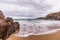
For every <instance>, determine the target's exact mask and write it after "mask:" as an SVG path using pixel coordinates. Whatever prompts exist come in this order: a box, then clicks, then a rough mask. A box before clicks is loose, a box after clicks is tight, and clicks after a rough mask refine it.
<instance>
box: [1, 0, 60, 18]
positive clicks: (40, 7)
mask: <svg viewBox="0 0 60 40" xmlns="http://www.w3.org/2000/svg"><path fill="white" fill-rule="evenodd" d="M0 10H2V11H3V13H4V15H6V16H9V17H13V18H17V19H19V18H21V19H22V18H23V19H33V18H38V17H45V16H46V15H48V14H49V13H52V12H58V11H60V0H0Z"/></svg>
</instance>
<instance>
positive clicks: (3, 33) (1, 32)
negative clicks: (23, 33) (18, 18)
mask: <svg viewBox="0 0 60 40" xmlns="http://www.w3.org/2000/svg"><path fill="white" fill-rule="evenodd" d="M18 29H19V23H18V22H14V20H13V19H12V18H9V17H7V18H5V16H4V15H3V13H2V11H0V38H1V39H2V40H6V39H7V38H9V37H10V35H11V34H12V33H14V32H16V30H18Z"/></svg>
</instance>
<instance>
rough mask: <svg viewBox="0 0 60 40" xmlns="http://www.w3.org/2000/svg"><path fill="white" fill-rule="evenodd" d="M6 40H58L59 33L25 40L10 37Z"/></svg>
mask: <svg viewBox="0 0 60 40" xmlns="http://www.w3.org/2000/svg"><path fill="white" fill-rule="evenodd" d="M7 40H60V31H58V32H56V33H54V34H49V35H40V36H29V37H26V38H21V37H16V36H14V34H13V35H11V36H10V37H9V38H8V39H7Z"/></svg>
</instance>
